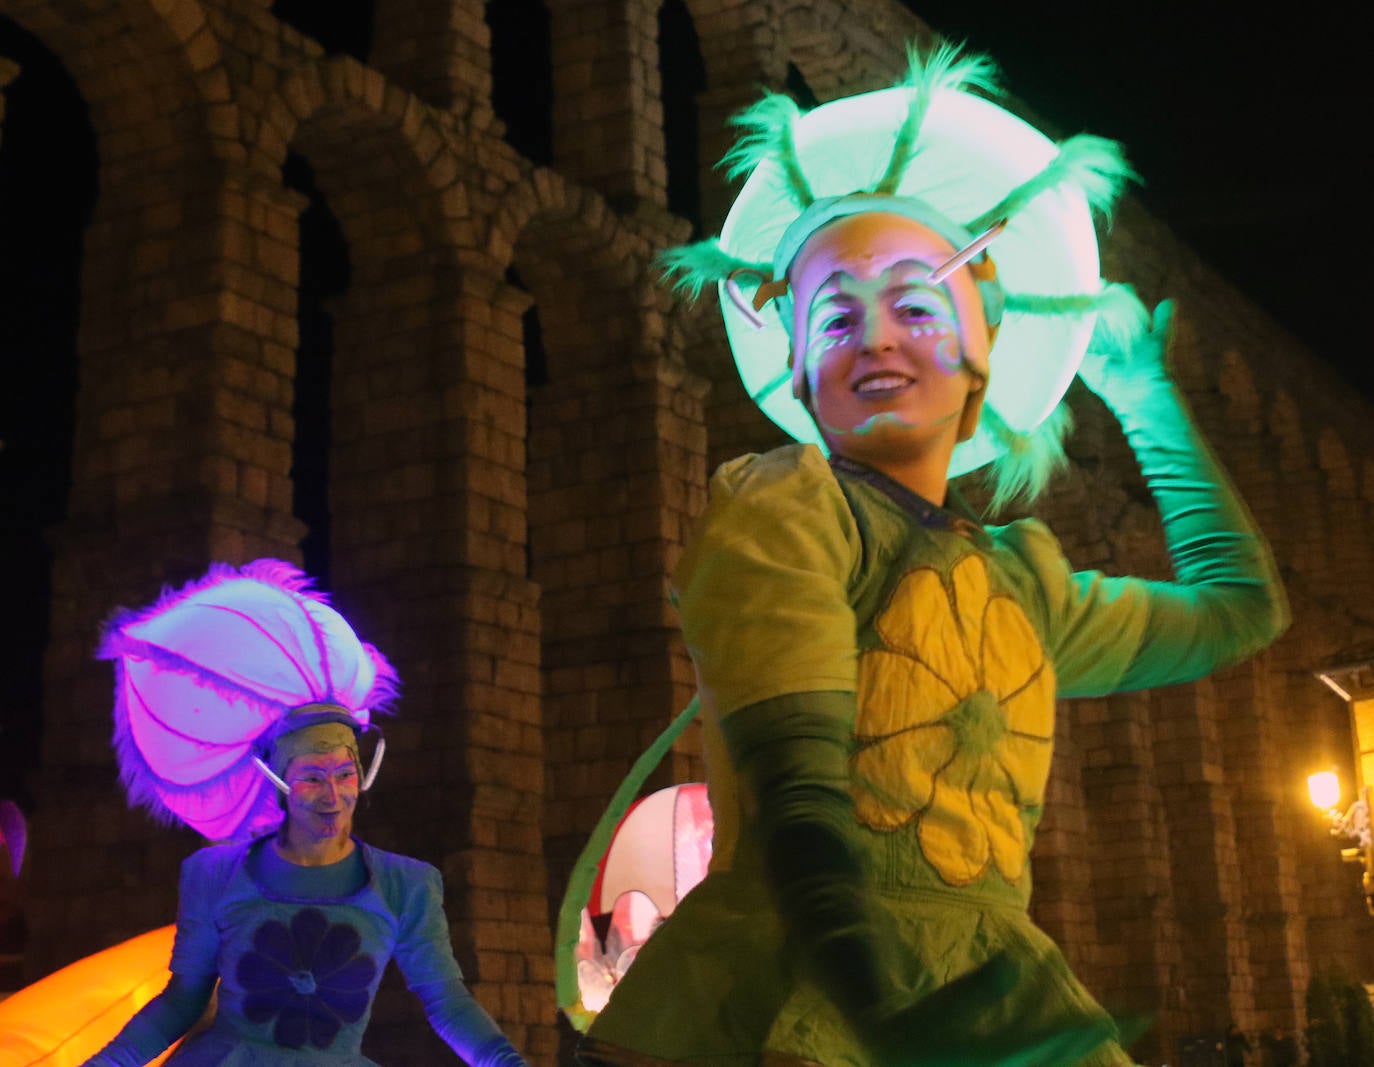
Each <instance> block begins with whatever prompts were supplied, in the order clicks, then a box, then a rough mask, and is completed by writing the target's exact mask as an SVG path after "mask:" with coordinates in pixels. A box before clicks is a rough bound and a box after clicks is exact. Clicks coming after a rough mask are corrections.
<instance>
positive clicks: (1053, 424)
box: [979, 401, 1073, 512]
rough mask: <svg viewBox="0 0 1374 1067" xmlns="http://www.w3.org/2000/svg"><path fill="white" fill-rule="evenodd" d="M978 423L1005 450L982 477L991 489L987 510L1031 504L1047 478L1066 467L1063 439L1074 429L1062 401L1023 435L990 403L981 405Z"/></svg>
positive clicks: (1038, 494)
mask: <svg viewBox="0 0 1374 1067" xmlns="http://www.w3.org/2000/svg"><path fill="white" fill-rule="evenodd" d="M979 423H980V425H981V426H982V427H983V428H985V429H987V430H988V431H989V432H990V433H991V434H992V435H993V436H994V437H995V438H997V440H998V441H999V442H1000V443H1001V444H1002V445H1003V446H1004V447H1005V449H1006V451H1004V452H1003V453H1002V454H1001V455H1000V456H998V457H997V458H996V459H994V460H993V461H992V463H991V464H989V465H988V467H987V469H986V470H985V471H984V474H983V477H984V479H985V480H986V482H987V484H988V486H989V487H990V488H991V489H992V500H991V502H990V503H989V504H988V510H989V511H994V512H995V511H1000V510H1001V509H1002V508H1004V507H1006V506H1007V505H1008V504H1010V503H1012V502H1013V501H1014V500H1018V499H1020V500H1023V501H1024V502H1025V503H1027V504H1030V503H1033V502H1034V501H1035V500H1036V498H1037V497H1039V496H1040V494H1041V493H1043V492H1044V491H1045V488H1046V486H1048V485H1049V484H1050V479H1051V478H1053V477H1054V476H1055V474H1057V473H1058V472H1059V471H1061V470H1063V469H1064V468H1065V467H1067V466H1068V463H1069V459H1068V456H1066V455H1065V454H1064V438H1065V436H1066V435H1067V434H1068V432H1069V430H1071V429H1072V428H1073V413H1072V412H1070V411H1069V407H1068V405H1067V404H1065V403H1063V402H1062V401H1061V402H1060V404H1059V406H1058V407H1056V408H1055V409H1054V410H1053V411H1051V412H1050V413H1049V415H1048V416H1046V418H1045V419H1044V421H1042V422H1041V423H1040V425H1039V426H1037V427H1036V428H1035V429H1033V430H1030V431H1028V432H1026V433H1021V432H1020V431H1018V430H1013V429H1012V428H1011V427H1010V426H1008V425H1007V424H1006V423H1005V422H1004V421H1003V420H1002V416H1000V415H999V414H997V412H996V411H995V410H994V409H993V408H992V406H991V405H990V404H984V405H983V414H982V417H981V418H980V419H979Z"/></svg>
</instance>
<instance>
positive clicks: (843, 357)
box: [579, 48, 1287, 1067]
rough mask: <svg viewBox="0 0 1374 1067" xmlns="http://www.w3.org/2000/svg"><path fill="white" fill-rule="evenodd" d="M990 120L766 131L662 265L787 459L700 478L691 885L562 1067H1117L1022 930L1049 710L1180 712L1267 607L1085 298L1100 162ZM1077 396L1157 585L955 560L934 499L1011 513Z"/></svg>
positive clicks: (969, 105)
mask: <svg viewBox="0 0 1374 1067" xmlns="http://www.w3.org/2000/svg"><path fill="white" fill-rule="evenodd" d="M990 89H991V70H990V67H989V65H988V64H987V62H986V61H985V60H982V59H979V58H970V57H961V56H959V55H958V53H957V52H956V51H954V50H952V49H944V48H942V49H940V50H938V51H936V52H935V53H934V54H932V55H930V56H927V57H921V56H913V60H912V71H911V74H910V76H909V77H908V79H907V81H906V82H905V83H904V84H903V85H902V86H900V87H898V88H895V89H891V90H886V91H884V92H880V93H873V94H868V95H867V96H865V97H859V98H850V99H847V100H841V101H837V102H835V103H832V104H828V105H825V106H823V107H821V108H818V109H816V110H815V111H813V112H810V113H809V114H806V115H802V114H801V113H800V112H799V111H798V110H797V109H796V107H795V105H793V104H792V103H791V101H790V100H787V99H786V98H784V97H778V96H770V97H767V98H765V100H764V101H763V102H761V103H760V104H759V105H757V106H756V107H755V108H754V109H752V110H751V111H750V112H747V113H746V114H745V115H744V116H743V117H742V118H741V120H740V121H741V123H742V124H743V125H744V126H745V127H746V128H747V135H746V137H745V138H744V139H743V141H742V142H741V145H740V147H739V148H737V149H736V150H735V152H734V153H732V157H730V158H731V161H732V162H733V163H734V164H735V169H736V172H737V173H748V174H749V175H750V178H749V180H748V182H746V184H745V187H744V189H743V190H742V191H741V194H740V197H739V199H738V200H737V202H736V204H735V207H734V209H733V210H732V212H731V214H730V217H729V219H728V220H727V222H726V225H725V228H724V231H723V233H722V236H721V238H720V239H719V240H718V241H711V242H706V243H704V244H702V245H697V246H692V247H689V248H686V249H681V250H678V251H677V252H675V253H673V254H671V256H670V265H671V266H672V267H673V268H674V269H676V270H679V271H680V272H682V275H683V284H684V286H685V287H686V288H687V289H689V290H691V291H694V292H699V291H700V289H701V288H702V286H703V285H704V284H705V283H706V282H708V281H715V282H718V283H719V284H720V286H721V292H722V296H723V299H722V308H723V310H724V313H725V316H726V324H727V330H728V332H729V335H730V339H731V344H732V347H733V348H734V351H735V354H736V358H737V360H738V362H739V364H740V370H741V375H742V377H743V379H744V381H745V384H746V386H747V387H748V388H749V389H750V391H751V395H753V397H754V399H755V401H756V402H757V403H759V405H760V407H762V408H763V410H764V411H765V412H766V413H768V414H769V415H770V417H772V418H773V419H774V420H775V421H777V422H778V423H779V424H780V425H782V426H783V427H784V428H785V429H787V430H788V431H789V432H790V433H791V434H792V435H793V436H794V437H796V438H798V440H799V442H801V443H798V444H795V445H791V446H787V447H784V448H780V449H777V450H775V451H773V452H770V453H767V454H765V455H754V456H745V457H743V458H741V459H738V460H735V461H733V462H731V463H727V464H725V465H724V466H723V467H721V469H720V470H719V471H718V472H717V473H716V475H715V476H714V478H713V480H712V483H711V493H710V503H709V506H708V508H707V512H706V514H705V516H704V517H703V519H702V523H701V526H700V528H699V529H698V531H697V534H696V536H695V538H694V540H693V542H692V543H691V545H690V546H689V548H688V551H687V552H686V554H685V556H684V558H683V560H682V563H681V565H680V567H679V569H678V571H677V573H676V575H675V577H674V588H675V594H676V598H677V603H678V607H679V609H680V613H681V618H682V627H683V633H684V636H685V639H686V642H687V645H688V648H689V649H690V651H691V654H692V657H693V660H694V662H695V665H696V668H697V673H698V683H699V696H700V699H701V706H702V718H703V723H704V733H703V737H704V745H705V750H706V757H707V768H708V782H709V787H710V796H711V804H712V809H713V811H714V815H715V840H714V853H713V859H712V868H711V873H710V874H709V875H708V876H707V878H706V880H705V881H704V882H702V883H701V885H699V886H698V887H697V888H696V889H694V890H693V891H692V892H691V893H690V894H689V895H688V896H687V898H686V899H685V900H684V901H683V902H682V903H681V904H680V905H679V906H678V908H677V910H676V911H675V912H674V914H673V915H672V916H671V917H670V918H669V919H668V920H667V922H666V923H665V924H664V925H663V926H662V927H661V928H660V929H659V930H658V931H657V932H656V933H655V934H654V936H653V937H652V938H651V939H650V941H649V942H648V943H647V944H646V945H645V946H644V947H643V949H642V950H641V951H640V953H639V956H638V958H637V960H636V962H635V964H634V966H633V968H632V969H631V970H630V971H629V973H628V974H627V975H626V976H625V978H624V979H623V981H622V982H621V983H620V984H619V985H618V986H617V987H616V989H615V991H614V993H613V995H612V996H611V999H610V1002H609V1004H608V1005H607V1006H606V1008H605V1010H604V1011H603V1012H602V1013H601V1014H600V1015H599V1016H597V1018H596V1019H595V1021H594V1022H593V1023H592V1025H591V1029H590V1032H589V1035H588V1037H587V1038H586V1039H584V1041H583V1043H582V1045H581V1047H580V1049H579V1056H580V1058H581V1059H582V1060H583V1062H584V1063H587V1064H654V1063H660V1062H664V1061H673V1062H683V1063H691V1064H703V1065H721V1067H725V1065H746V1064H757V1063H767V1064H801V1063H806V1062H814V1063H820V1064H824V1065H826V1067H849V1065H852V1067H868V1065H884V1067H886V1065H894V1067H895V1065H913V1067H915V1065H926V1067H945V1065H948V1067H953V1065H956V1064H958V1065H961V1067H963V1065H983V1064H987V1065H991V1064H999V1065H1026V1067H1030V1065H1070V1064H1079V1063H1084V1064H1091V1065H1093V1067H1118V1065H1124V1064H1129V1063H1130V1059H1129V1058H1128V1057H1127V1056H1126V1054H1125V1052H1124V1051H1123V1050H1122V1048H1121V1046H1120V1044H1119V1043H1118V1037H1119V1035H1118V1034H1117V1031H1116V1028H1115V1025H1114V1024H1113V1022H1112V1020H1111V1019H1110V1017H1109V1016H1108V1015H1107V1013H1106V1012H1104V1011H1103V1010H1102V1008H1100V1007H1099V1006H1098V1005H1097V1004H1096V1003H1095V1002H1094V1001H1093V999H1092V998H1091V997H1090V996H1089V995H1088V993H1087V992H1086V991H1085V990H1084V989H1083V988H1082V986H1081V985H1080V984H1079V983H1078V982H1077V981H1076V979H1075V978H1074V977H1073V975H1072V974H1071V973H1070V972H1069V970H1068V967H1067V965H1066V963H1065V961H1064V959H1063V957H1062V955H1061V954H1060V952H1059V951H1058V949H1057V948H1056V947H1055V946H1054V945H1053V944H1052V943H1051V942H1050V941H1049V939H1048V938H1047V937H1046V936H1045V935H1044V934H1043V933H1041V932H1040V931H1039V930H1038V929H1037V928H1036V927H1035V926H1034V925H1033V924H1032V923H1031V921H1030V919H1029V916H1028V914H1027V907H1028V903H1029V899H1030V888H1031V878H1030V869H1029V864H1028V854H1029V852H1030V848H1031V844H1032V840H1033V835H1034V832H1035V827H1036V824H1037V822H1038V821H1039V818H1040V815H1041V811H1042V803H1043V800H1044V795H1045V786H1046V781H1047V778H1048V774H1049V767H1050V757H1051V752H1052V744H1053V726H1054V710H1055V699H1056V698H1057V697H1071V696H1089V695H1102V694H1106V693H1112V692H1119V691H1123V690H1131V689H1140V688H1144V687H1148V686H1155V685H1165V684H1172V683H1179V682H1186V681H1189V680H1191V679H1195V678H1198V677H1200V676H1202V675H1204V674H1206V673H1208V672H1210V671H1213V670H1216V669H1217V668H1219V667H1221V666H1224V665H1226V664H1229V663H1233V662H1235V661H1237V660H1239V659H1242V658H1244V657H1246V656H1249V655H1252V654H1254V653H1255V652H1257V651H1259V650H1260V649H1262V648H1263V647H1264V646H1265V645H1267V644H1268V643H1269V642H1271V641H1272V640H1273V639H1274V638H1275V637H1276V636H1277V635H1278V634H1279V633H1281V632H1282V630H1283V628H1284V626H1285V625H1286V619H1287V617H1286V606H1285V602H1284V597H1283V593H1282V590H1281V588H1280V586H1279V583H1278V580H1277V577H1276V574H1275V570H1274V567H1273V564H1272V561H1271V559H1270V557H1269V554H1268V551H1267V549H1266V547H1265V544H1264V542H1263V540H1262V538H1261V536H1260V534H1259V533H1258V531H1257V530H1256V529H1255V527H1254V523H1253V522H1252V521H1251V519H1250V517H1249V516H1248V514H1247V513H1246V511H1245V508H1244V506H1243V505H1242V504H1241V502H1240V500H1239V499H1238V498H1237V496H1236V494H1235V492H1234V490H1233V489H1232V488H1231V486H1230V484H1229V483H1228V481H1227V479H1226V477H1225V475H1224V474H1223V473H1222V471H1221V470H1220V468H1219V467H1218V466H1217V464H1216V462H1215V460H1214V459H1213V458H1212V457H1211V454H1210V452H1209V451H1208V449H1207V446H1206V445H1205V443H1204V442H1203V441H1202V439H1201V438H1200V437H1199V436H1198V434H1197V432H1196V431H1195V429H1194V428H1193V426H1192V423H1191V421H1190V419H1189V416H1188V413H1187V410H1186V408H1185V406H1184V404H1183V401H1182V399H1181V398H1180V396H1179V394H1178V392H1177V390H1176V389H1175V388H1174V387H1173V385H1172V384H1171V383H1170V381H1169V379H1168V377H1167V374H1166V367H1165V355H1166V348H1167V340H1168V336H1169V325H1170V321H1169V320H1170V316H1171V308H1170V306H1169V305H1167V304H1166V305H1161V306H1160V308H1159V309H1158V310H1157V311H1156V313H1155V315H1154V316H1153V322H1152V323H1148V322H1146V321H1145V320H1146V319H1148V316H1146V315H1145V313H1144V309H1143V308H1140V306H1139V304H1138V302H1137V301H1135V298H1134V296H1133V295H1132V294H1130V293H1129V291H1127V290H1123V289H1122V288H1121V287H1118V286H1110V285H1104V284H1103V283H1102V282H1101V280H1100V278H1099V277H1098V269H1099V268H1098V264H1097V248H1096V240H1095V236H1094V229H1093V221H1092V212H1093V210H1095V209H1096V210H1105V209H1106V208H1108V207H1109V206H1110V203H1111V201H1112V200H1113V199H1114V197H1115V195H1116V194H1117V192H1118V191H1119V188H1120V186H1121V184H1122V183H1123V182H1124V180H1125V179H1126V178H1127V177H1128V176H1129V171H1128V170H1127V168H1126V166H1125V164H1124V163H1123V162H1122V160H1121V157H1120V154H1119V152H1118V151H1117V149H1116V146H1115V145H1112V144H1111V143H1109V142H1105V141H1101V140H1099V139H1097V138H1092V137H1086V136H1080V137H1075V138H1071V139H1069V140H1068V141H1066V142H1064V143H1063V144H1061V145H1054V144H1052V143H1051V142H1049V141H1048V140H1047V139H1045V138H1044V137H1043V136H1041V135H1040V134H1038V133H1037V132H1036V131H1034V130H1033V129H1031V128H1030V127H1029V126H1027V125H1026V124H1025V123H1023V122H1021V121H1020V120H1019V119H1016V118H1014V117H1013V116H1011V115H1010V114H1008V113H1007V112H1006V111H1004V110H1002V109H1001V108H999V107H997V106H996V105H994V104H992V103H990V102H988V101H987V100H985V99H983V98H982V96H981V95H979V94H977V93H975V92H973V91H971V90H980V91H983V92H986V91H988V90H990ZM856 179H857V180H856ZM955 220H964V221H962V222H959V221H955ZM751 284H752V285H753V286H754V287H755V288H754V292H753V294H752V297H750V296H747V295H746V294H745V292H744V287H745V286H747V285H751ZM769 307H771V308H773V309H775V310H776V313H777V314H776V317H775V318H774V317H772V316H771V313H766V309H768V308H769ZM994 342H995V343H994ZM1075 372H1076V373H1078V374H1079V375H1080V376H1082V377H1083V379H1084V381H1085V382H1086V383H1087V384H1088V386H1089V387H1090V388H1091V389H1092V390H1093V391H1094V392H1096V393H1097V395H1098V396H1100V397H1101V398H1102V400H1103V401H1104V402H1105V403H1106V404H1107V406H1108V407H1109V408H1110V409H1111V410H1112V411H1113V412H1114V413H1115V415H1116V416H1117V418H1118V419H1119V420H1120V422H1121V425H1122V428H1123V430H1124V431H1125V433H1126V436H1127V439H1128V440H1129V442H1130V445H1131V447H1132V449H1133V450H1134V452H1135V455H1136V457H1137V459H1138V461H1139V463H1140V466H1141V468H1142V470H1143V472H1144V474H1145V477H1146V479H1147V481H1148V483H1149V486H1150V489H1151V492H1152V493H1153V495H1154V498H1155V501H1156V503H1157V505H1158V507H1159V510H1160V514H1161V516H1162V518H1163V524H1164V533H1165V538H1166V540H1167V543H1168V547H1169V551H1170V554H1171V557H1172V559H1173V562H1174V567H1175V571H1176V576H1177V580H1176V581H1175V582H1173V583H1161V582H1147V581H1143V580H1139V579H1134V578H1110V577H1106V576H1103V575H1102V574H1100V573H1095V572H1093V573H1088V572H1075V571H1073V570H1072V568H1071V567H1070V566H1069V564H1068V563H1067V561H1066V560H1065V559H1064V557H1063V555H1062V553H1061V551H1060V549H1059V546H1058V543H1057V542H1056V540H1055V539H1054V536H1053V535H1052V534H1051V533H1050V531H1049V530H1048V528H1046V527H1045V526H1044V525H1043V524H1041V523H1039V522H1037V521H1033V520H1023V521H1018V522H1013V523H1011V524H1009V525H1007V526H1003V527H984V526H983V525H981V524H980V523H979V522H978V521H977V520H976V519H975V518H974V517H973V516H971V515H970V514H968V513H967V510H966V509H965V508H964V507H963V506H962V505H961V503H960V501H959V499H958V497H957V494H955V493H953V492H952V491H951V489H950V486H949V481H950V479H951V478H952V477H954V476H957V475H959V474H963V473H966V472H968V471H971V470H974V469H977V468H979V467H983V466H985V465H986V464H988V463H991V464H992V465H993V466H992V471H993V482H994V485H995V486H996V487H997V491H998V492H997V496H998V498H999V499H1007V498H1009V497H1010V496H1013V495H1016V494H1017V493H1021V492H1026V493H1029V494H1033V493H1034V492H1036V491H1038V490H1039V488H1041V487H1042V486H1043V483H1044V480H1045V477H1046V476H1047V472H1048V470H1049V469H1050V468H1052V466H1053V463H1054V460H1055V458H1056V457H1058V458H1060V459H1062V450H1060V448H1059V435H1060V432H1061V431H1062V427H1063V422H1064V420H1062V419H1059V418H1057V417H1056V416H1055V414H1054V412H1055V408H1056V405H1057V404H1058V403H1059V401H1060V399H1061V397H1062V395H1063V393H1064V391H1065V389H1066V388H1067V385H1068V383H1069V381H1070V380H1071V379H1072V377H1073V375H1074V373H1075ZM827 456H828V459H827Z"/></svg>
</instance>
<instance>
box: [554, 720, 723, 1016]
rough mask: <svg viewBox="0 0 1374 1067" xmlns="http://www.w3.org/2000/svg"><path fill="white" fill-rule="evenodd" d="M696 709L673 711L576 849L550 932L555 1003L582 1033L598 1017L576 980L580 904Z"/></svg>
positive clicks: (588, 894)
mask: <svg viewBox="0 0 1374 1067" xmlns="http://www.w3.org/2000/svg"><path fill="white" fill-rule="evenodd" d="M700 710H701V703H700V701H699V700H698V699H697V698H696V697H693V698H692V700H691V703H689V704H688V705H687V706H686V707H685V708H683V709H682V710H681V711H680V712H678V714H677V717H676V718H675V719H673V721H672V722H671V723H669V724H668V728H667V729H666V730H664V731H663V733H661V734H659V735H658V737H657V738H655V739H654V743H653V744H652V745H650V746H649V747H648V748H647V749H645V750H644V752H643V754H642V755H641V756H640V757H639V759H637V760H635V762H634V766H632V767H631V768H630V773H629V774H627V775H626V776H625V780H624V781H623V782H621V783H620V787H619V788H618V789H617V790H616V791H615V795H614V796H612V797H611V802H610V804H608V805H607V807H606V810H605V812H603V813H602V816H601V819H600V820H599V821H598V822H597V824H596V828H595V829H594V830H593V831H592V834H591V836H590V837H589V838H588V839H587V843H586V844H585V845H583V846H582V852H581V853H580V854H579V855H578V857H577V862H576V863H575V864H574V865H573V869H572V874H571V875H570V876H569V878H568V888H567V891H566V892H565V893H564V894H563V904H562V906H561V907H560V908H559V909H558V930H557V932H556V933H555V935H554V943H553V959H554V973H555V986H554V988H555V991H556V993H557V995H558V1007H559V1009H560V1010H561V1011H562V1012H563V1014H564V1015H566V1016H567V1018H568V1021H569V1022H570V1023H572V1025H573V1027H574V1028H575V1029H577V1030H578V1031H579V1032H581V1033H586V1031H587V1027H589V1026H591V1024H592V1020H593V1019H595V1018H596V1013H595V1012H591V1011H588V1010H587V1009H586V1008H584V1007H583V1006H582V995H581V992H580V990H579V989H578V986H577V942H578V940H579V938H580V937H581V934H582V909H583V908H584V907H586V906H587V902H588V901H589V900H590V899H591V892H592V883H594V882H595V881H596V871H597V865H598V864H599V863H600V862H601V857H602V856H604V855H605V854H606V849H607V848H609V847H610V843H611V837H612V836H613V835H614V834H615V830H616V827H617V826H619V825H620V820H621V819H623V818H624V817H625V812H626V811H628V810H629V808H630V805H631V804H633V803H634V801H635V798H636V797H638V796H639V791H640V789H641V788H643V786H644V783H645V781H647V780H648V777H649V775H650V774H652V773H653V771H654V768H655V767H657V766H658V765H659V763H660V762H662V760H663V757H664V755H665V754H667V752H668V749H670V748H672V747H673V742H674V741H676V740H677V739H678V737H679V736H680V735H681V734H682V731H683V730H685V729H686V728H687V724H688V723H690V722H691V721H692V720H693V719H695V718H696V717H697V712H698V711H700Z"/></svg>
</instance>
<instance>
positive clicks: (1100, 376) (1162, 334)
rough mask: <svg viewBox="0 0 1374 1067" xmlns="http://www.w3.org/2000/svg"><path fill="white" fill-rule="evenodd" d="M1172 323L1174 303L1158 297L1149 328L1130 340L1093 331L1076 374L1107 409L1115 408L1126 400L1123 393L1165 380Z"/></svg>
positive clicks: (1126, 396) (1172, 334)
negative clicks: (1100, 399)
mask: <svg viewBox="0 0 1374 1067" xmlns="http://www.w3.org/2000/svg"><path fill="white" fill-rule="evenodd" d="M1173 324H1174V302H1173V301H1172V300H1161V301H1160V302H1159V304H1158V306H1157V307H1156V308H1155V310H1154V315H1153V317H1152V321H1151V323H1150V328H1149V329H1148V330H1146V331H1144V332H1142V333H1140V334H1139V335H1137V336H1136V337H1135V338H1134V339H1133V340H1131V341H1123V340H1122V339H1121V338H1120V337H1118V336H1116V335H1114V334H1113V333H1112V332H1111V331H1109V330H1105V329H1099V330H1097V331H1096V332H1094V334H1093V338H1092V341H1091V342H1090V343H1089V345H1088V353H1087V355H1085V356H1084V357H1083V363H1082V365H1081V366H1080V367H1079V368H1078V376H1079V377H1080V378H1082V379H1083V383H1084V384H1085V385H1086V386H1087V387H1088V388H1089V389H1091V390H1092V391H1093V392H1094V393H1096V394H1097V395H1098V396H1099V397H1101V398H1102V400H1103V402H1104V403H1106V405H1107V406H1108V407H1109V408H1111V409H1112V410H1113V411H1116V410H1119V409H1120V408H1119V405H1120V404H1122V403H1128V402H1129V397H1128V395H1127V394H1128V393H1130V392H1132V391H1133V390H1135V389H1138V388H1139V387H1140V386H1141V385H1154V384H1160V383H1167V382H1168V381H1169V348H1170V345H1171V344H1172V342H1173V336H1174V329H1173Z"/></svg>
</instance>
